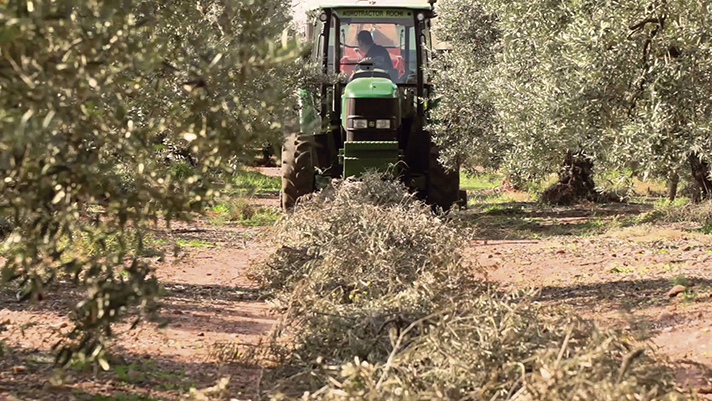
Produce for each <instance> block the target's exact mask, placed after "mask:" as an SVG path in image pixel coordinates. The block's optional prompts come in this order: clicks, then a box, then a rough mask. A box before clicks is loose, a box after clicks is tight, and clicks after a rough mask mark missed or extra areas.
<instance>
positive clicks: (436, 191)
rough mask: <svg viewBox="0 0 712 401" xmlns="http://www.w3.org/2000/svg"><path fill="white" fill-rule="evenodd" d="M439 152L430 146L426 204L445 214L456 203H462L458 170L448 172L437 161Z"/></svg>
mask: <svg viewBox="0 0 712 401" xmlns="http://www.w3.org/2000/svg"><path fill="white" fill-rule="evenodd" d="M438 156H439V152H438V149H437V147H435V146H434V145H431V146H430V160H429V161H428V162H429V167H428V195H427V202H428V204H429V205H432V206H433V207H434V208H439V209H442V211H444V212H447V211H449V210H450V208H452V206H453V205H454V204H456V203H461V202H462V195H461V193H460V172H459V169H451V170H448V169H447V168H445V166H443V165H442V164H440V162H439V161H438Z"/></svg>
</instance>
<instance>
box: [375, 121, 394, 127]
mask: <svg viewBox="0 0 712 401" xmlns="http://www.w3.org/2000/svg"><path fill="white" fill-rule="evenodd" d="M376 128H377V129H391V120H376Z"/></svg>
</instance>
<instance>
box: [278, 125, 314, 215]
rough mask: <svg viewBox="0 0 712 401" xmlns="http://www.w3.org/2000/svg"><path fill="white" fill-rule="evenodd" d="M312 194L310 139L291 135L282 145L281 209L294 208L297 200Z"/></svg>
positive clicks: (306, 136) (304, 136)
mask: <svg viewBox="0 0 712 401" xmlns="http://www.w3.org/2000/svg"><path fill="white" fill-rule="evenodd" d="M312 192H314V165H313V163H312V145H311V138H310V137H309V136H308V135H304V134H291V135H289V136H288V137H287V138H285V140H284V144H283V145H282V190H281V191H280V193H279V199H280V204H281V206H282V209H284V210H289V209H291V208H292V207H294V204H295V203H296V202H297V199H299V198H300V197H302V196H304V195H306V194H310V193H312Z"/></svg>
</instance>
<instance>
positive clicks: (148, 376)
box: [0, 346, 262, 401]
mask: <svg viewBox="0 0 712 401" xmlns="http://www.w3.org/2000/svg"><path fill="white" fill-rule="evenodd" d="M2 356H3V357H2V358H1V360H0V399H10V396H13V397H16V398H17V399H36V400H52V401H54V400H57V401H64V400H92V401H99V400H106V401H109V400H111V401H118V400H121V401H124V400H174V399H179V398H181V396H183V395H186V394H188V393H189V392H190V389H191V388H195V389H206V388H209V387H212V386H214V385H215V384H216V383H217V381H218V380H220V379H222V378H225V377H228V376H229V377H230V382H229V384H228V387H227V392H228V393H229V394H230V395H231V396H238V397H249V396H250V395H254V394H255V393H256V391H257V387H256V383H257V382H258V378H259V377H260V375H261V370H262V368H261V367H260V366H257V365H252V364H245V363H238V362H231V361H194V362H190V363H186V362H185V361H177V360H173V359H170V358H162V357H160V358H157V357H151V356H150V355H134V354H130V353H126V352H125V351H123V350H121V349H118V348H115V349H114V353H113V354H112V355H111V356H110V358H109V361H110V363H111V367H110V368H109V370H108V371H104V370H103V369H101V368H99V367H98V366H95V365H93V364H90V363H80V362H78V361H74V362H73V363H71V364H70V365H69V366H68V367H66V368H65V369H64V370H61V371H60V370H58V369H57V366H55V365H54V356H53V355H52V354H51V353H49V352H46V351H38V350H32V349H24V348H17V347H8V346H4V347H3V348H2Z"/></svg>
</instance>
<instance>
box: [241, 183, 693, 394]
mask: <svg viewBox="0 0 712 401" xmlns="http://www.w3.org/2000/svg"><path fill="white" fill-rule="evenodd" d="M453 227H454V225H453V224H451V223H450V222H448V221H447V219H445V218H443V217H438V216H435V215H433V214H432V213H431V211H430V208H429V207H428V206H426V205H424V204H422V203H421V202H419V201H418V200H417V199H415V198H414V197H412V196H411V195H410V194H408V192H407V191H406V189H405V188H404V187H402V185H401V184H399V183H394V182H391V181H387V180H384V179H383V178H382V177H378V176H375V175H371V176H366V177H365V178H363V179H362V180H361V181H358V182H355V181H348V180H347V181H342V182H338V183H335V184H334V185H333V186H332V187H331V188H329V189H327V190H325V191H322V192H321V193H320V194H317V195H314V196H312V197H311V198H310V199H307V200H306V201H304V202H302V203H301V204H300V205H298V206H297V208H296V209H295V211H294V213H293V214H291V215H289V216H287V217H285V218H284V219H283V220H281V221H280V222H279V223H278V224H277V225H276V226H275V228H274V232H273V233H272V234H271V235H272V239H273V241H274V244H275V245H276V248H277V250H276V251H275V252H274V254H273V255H272V256H271V257H270V258H268V259H267V261H268V262H267V264H266V265H264V264H262V265H256V266H253V270H252V274H253V277H254V278H255V279H257V280H258V281H259V282H261V284H263V285H264V286H265V287H266V288H269V289H270V290H271V291H272V292H273V294H274V302H275V304H276V305H277V306H278V307H279V308H281V310H282V312H283V315H284V317H283V319H282V321H281V322H280V324H279V325H278V327H277V329H276V330H275V332H274V337H273V344H272V347H271V350H272V351H271V352H272V353H273V355H272V356H274V357H277V358H278V360H277V362H278V363H277V367H275V368H274V369H271V371H270V372H268V374H266V375H265V378H264V380H263V385H262V388H263V390H264V393H263V394H261V395H263V396H264V395H267V396H269V397H271V398H273V399H323V400H342V399H368V400H388V399H399V400H400V399H409V400H410V399H412V400H430V399H451V400H462V399H471V400H480V399H487V400H520V401H524V400H559V399H568V400H653V399H683V397H682V395H678V394H677V393H675V392H674V387H673V385H672V380H671V379H670V373H669V371H668V368H666V367H665V366H663V365H662V364H660V363H657V362H656V361H655V360H653V359H652V358H650V356H649V355H648V354H647V353H646V352H644V351H643V350H642V349H639V348H636V347H634V346H633V345H631V344H628V343H627V342H625V341H623V340H622V339H621V338H620V336H619V335H618V334H617V333H615V332H606V331H600V330H598V328H597V327H596V326H595V325H594V324H593V323H591V322H587V321H583V320H579V319H576V318H570V317H562V316H558V315H545V314H543V312H542V311H541V310H540V308H539V307H538V305H537V304H536V303H535V302H534V301H533V295H534V294H531V293H520V292H500V291H496V290H493V289H492V288H490V287H488V286H486V285H485V284H483V283H480V282H478V281H477V280H476V279H475V278H476V277H477V275H476V274H477V272H476V269H474V267H473V266H468V265H467V264H466V263H465V260H464V259H463V248H464V240H463V236H461V235H460V234H459V233H458V232H457V231H456V230H455V229H454V228H453Z"/></svg>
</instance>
